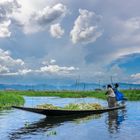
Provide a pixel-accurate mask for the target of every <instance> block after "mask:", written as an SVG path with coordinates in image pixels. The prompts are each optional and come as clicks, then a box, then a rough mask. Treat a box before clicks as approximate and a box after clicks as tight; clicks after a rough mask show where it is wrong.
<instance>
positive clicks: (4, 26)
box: [0, 0, 20, 38]
mask: <svg viewBox="0 0 140 140" xmlns="http://www.w3.org/2000/svg"><path fill="white" fill-rule="evenodd" d="M18 8H20V5H19V4H18V2H17V1H16V0H2V1H0V38H4V37H10V36H11V32H10V31H9V26H10V25H11V19H12V14H13V13H14V12H16V11H17V9H18Z"/></svg>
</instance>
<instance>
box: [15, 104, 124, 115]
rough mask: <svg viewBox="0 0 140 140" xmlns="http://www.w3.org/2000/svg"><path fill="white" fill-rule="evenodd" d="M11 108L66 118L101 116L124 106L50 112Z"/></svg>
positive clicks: (47, 110)
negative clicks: (73, 116)
mask: <svg viewBox="0 0 140 140" xmlns="http://www.w3.org/2000/svg"><path fill="white" fill-rule="evenodd" d="M13 108H16V109H20V110H24V111H29V112H33V113H38V114H42V115H46V116H68V115H86V114H87V115H88V114H101V113H104V112H109V111H113V110H118V109H123V108H125V106H124V105H122V106H117V107H113V108H106V109H101V110H50V109H38V108H30V107H18V106H13Z"/></svg>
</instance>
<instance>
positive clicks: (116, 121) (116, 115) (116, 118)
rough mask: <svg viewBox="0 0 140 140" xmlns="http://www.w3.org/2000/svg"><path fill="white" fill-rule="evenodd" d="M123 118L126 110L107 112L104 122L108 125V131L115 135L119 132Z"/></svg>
mask: <svg viewBox="0 0 140 140" xmlns="http://www.w3.org/2000/svg"><path fill="white" fill-rule="evenodd" d="M125 117H126V109H122V110H114V111H111V112H108V119H107V121H106V123H107V125H108V131H109V132H110V133H117V132H118V131H119V130H120V125H121V124H122V122H123V121H124V120H125Z"/></svg>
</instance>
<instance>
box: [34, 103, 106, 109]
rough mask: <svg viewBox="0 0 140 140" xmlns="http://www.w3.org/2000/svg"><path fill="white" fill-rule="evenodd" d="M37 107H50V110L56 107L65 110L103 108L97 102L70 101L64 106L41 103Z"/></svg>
mask: <svg viewBox="0 0 140 140" xmlns="http://www.w3.org/2000/svg"><path fill="white" fill-rule="evenodd" d="M37 108H40V109H50V110H56V109H61V110H63V109H65V110H98V109H103V107H102V106H101V105H100V104H98V103H79V104H77V103H70V104H68V105H66V106H64V107H58V106H54V105H52V104H43V105H37Z"/></svg>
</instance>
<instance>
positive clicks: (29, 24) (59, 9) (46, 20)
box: [16, 3, 67, 34]
mask: <svg viewBox="0 0 140 140" xmlns="http://www.w3.org/2000/svg"><path fill="white" fill-rule="evenodd" d="M66 13H67V7H66V6H65V5H63V4H62V3H58V4H55V5H53V6H46V7H45V8H43V9H42V10H40V11H36V9H34V11H30V14H28V15H27V16H28V18H25V21H24V22H23V21H22V19H21V18H19V16H18V15H16V19H17V21H19V22H20V23H21V24H22V26H23V29H24V32H25V33H27V34H29V33H35V32H38V31H43V30H46V29H47V28H48V26H50V25H51V24H54V23H55V22H58V21H61V20H62V19H63V17H64V16H65V15H66ZM60 29H61V28H60ZM59 34H62V29H61V33H60V31H59Z"/></svg>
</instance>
